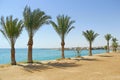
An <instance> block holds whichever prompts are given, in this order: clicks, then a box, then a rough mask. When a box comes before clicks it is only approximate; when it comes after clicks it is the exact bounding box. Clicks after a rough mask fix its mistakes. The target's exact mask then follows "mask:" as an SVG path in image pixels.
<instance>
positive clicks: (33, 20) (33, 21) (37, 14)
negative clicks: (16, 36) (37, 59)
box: [23, 6, 51, 63]
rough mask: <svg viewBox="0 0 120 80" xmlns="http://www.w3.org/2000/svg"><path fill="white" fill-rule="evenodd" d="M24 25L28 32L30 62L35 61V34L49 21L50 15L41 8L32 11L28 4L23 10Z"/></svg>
mask: <svg viewBox="0 0 120 80" xmlns="http://www.w3.org/2000/svg"><path fill="white" fill-rule="evenodd" d="M23 16H24V26H25V28H26V30H27V32H28V35H29V40H28V63H33V60H32V46H33V36H34V34H35V32H36V31H37V30H38V29H39V28H40V27H41V26H42V25H44V24H48V23H49V21H48V20H49V19H50V18H51V17H50V16H48V15H46V14H45V12H43V11H41V10H40V9H35V10H33V11H31V9H30V7H28V6H26V7H25V9H24V12H23Z"/></svg>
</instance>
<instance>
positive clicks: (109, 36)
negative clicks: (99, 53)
mask: <svg viewBox="0 0 120 80" xmlns="http://www.w3.org/2000/svg"><path fill="white" fill-rule="evenodd" d="M111 38H112V36H111V34H106V35H105V39H106V41H107V53H109V41H110V39H111Z"/></svg>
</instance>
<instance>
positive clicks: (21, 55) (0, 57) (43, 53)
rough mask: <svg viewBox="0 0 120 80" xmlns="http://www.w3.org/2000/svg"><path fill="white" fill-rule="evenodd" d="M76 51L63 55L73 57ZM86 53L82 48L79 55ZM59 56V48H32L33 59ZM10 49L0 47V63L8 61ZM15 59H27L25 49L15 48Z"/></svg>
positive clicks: (20, 60) (48, 58)
mask: <svg viewBox="0 0 120 80" xmlns="http://www.w3.org/2000/svg"><path fill="white" fill-rule="evenodd" d="M92 52H93V54H100V53H104V52H105V50H93V51H92ZM75 55H76V52H75V51H73V50H66V51H65V57H67V58H68V57H75ZM85 55H88V50H82V51H81V56H85ZM60 57H61V51H60V50H50V49H33V60H37V61H43V60H55V59H58V58H60ZM10 61H11V59H10V49H0V64H7V63H10ZM16 61H17V62H23V61H27V49H16Z"/></svg>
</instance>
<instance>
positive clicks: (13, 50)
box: [11, 42, 16, 65]
mask: <svg viewBox="0 0 120 80" xmlns="http://www.w3.org/2000/svg"><path fill="white" fill-rule="evenodd" d="M11 65H16V60H15V48H14V43H13V42H11Z"/></svg>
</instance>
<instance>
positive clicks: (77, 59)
mask: <svg viewBox="0 0 120 80" xmlns="http://www.w3.org/2000/svg"><path fill="white" fill-rule="evenodd" d="M74 60H76V61H99V60H98V59H96V58H85V57H80V58H75V59H74Z"/></svg>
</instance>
